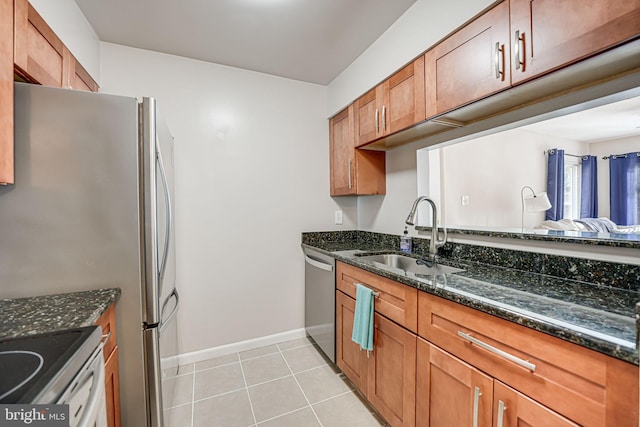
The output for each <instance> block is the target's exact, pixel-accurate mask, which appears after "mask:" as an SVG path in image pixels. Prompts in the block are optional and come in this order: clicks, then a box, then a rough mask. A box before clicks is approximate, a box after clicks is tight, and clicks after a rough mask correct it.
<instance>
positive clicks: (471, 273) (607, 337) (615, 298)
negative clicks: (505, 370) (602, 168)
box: [303, 240, 640, 365]
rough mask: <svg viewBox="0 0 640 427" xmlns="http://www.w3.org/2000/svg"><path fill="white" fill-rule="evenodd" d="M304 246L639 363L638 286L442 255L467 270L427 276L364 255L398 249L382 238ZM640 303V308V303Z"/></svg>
mask: <svg viewBox="0 0 640 427" xmlns="http://www.w3.org/2000/svg"><path fill="white" fill-rule="evenodd" d="M303 246H308V247H311V248H315V249H320V251H321V252H324V253H326V254H328V255H330V256H333V257H334V258H335V259H337V260H339V261H342V262H345V263H347V264H351V265H353V266H356V267H359V268H362V269H364V270H367V271H370V272H372V273H375V274H378V275H381V276H383V277H387V278H389V279H392V280H395V281H398V282H401V283H404V284H406V285H409V286H413V287H415V288H417V289H419V290H421V291H424V292H429V293H431V294H434V295H438V296H440V297H443V298H446V299H449V300H452V301H455V302H458V303H460V304H463V305H466V306H468V307H472V308H474V309H477V310H480V311H483V312H485V313H489V314H492V315H494V316H497V317H500V318H503V319H506V320H509V321H511V322H514V323H517V324H520V325H523V326H526V327H529V328H531V329H534V330H537V331H540V332H544V333H546V334H549V335H552V336H555V337H558V338H561V339H563V340H565V341H569V342H572V343H575V344H578V345H580V346H583V347H586V348H589V349H592V350H596V351H599V352H601V353H604V354H607V355H609V356H613V357H616V358H618V359H621V360H624V361H627V362H631V363H634V364H636V365H637V364H638V348H637V345H636V337H637V335H638V330H637V328H638V325H640V323H638V325H637V324H636V304H637V303H638V300H639V299H640V296H639V294H638V292H635V291H632V290H625V289H616V288H611V287H608V286H602V285H594V284H591V283H586V282H581V281H576V280H569V279H564V278H559V277H554V276H549V275H544V274H536V273H530V272H525V271H521V270H515V269H511V268H505V267H499V266H494V265H487V264H481V263H478V262H472V261H460V260H456V261H453V260H447V259H440V262H441V263H442V264H446V265H450V266H453V267H458V268H462V269H463V270H464V271H463V272H459V273H454V274H446V275H439V276H421V275H416V274H413V273H406V272H404V271H403V270H399V269H394V268H391V267H387V266H384V265H383V264H378V263H373V262H371V261H367V260H363V259H361V258H359V257H358V255H363V254H367V253H374V252H386V253H389V252H394V249H389V248H388V247H381V246H380V245H377V244H370V245H361V244H359V243H355V242H348V241H346V240H343V241H340V242H329V241H314V242H313V243H312V244H306V245H305V244H303ZM397 253H400V252H397ZM638 307H639V308H638V310H640V305H639V306H638ZM639 313H640V311H639ZM639 322H640V320H639Z"/></svg>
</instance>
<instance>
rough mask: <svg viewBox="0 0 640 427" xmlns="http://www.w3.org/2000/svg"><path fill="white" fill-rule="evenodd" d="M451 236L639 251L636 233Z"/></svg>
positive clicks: (464, 231)
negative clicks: (571, 244) (547, 242)
mask: <svg viewBox="0 0 640 427" xmlns="http://www.w3.org/2000/svg"><path fill="white" fill-rule="evenodd" d="M416 230H419V231H429V232H430V231H431V227H422V226H417V227H416ZM447 231H448V232H449V233H451V234H459V235H468V236H482V237H493V238H502V239H517V240H537V241H550V242H556V243H575V244H580V245H592V246H611V247H616V248H631V249H640V234H638V233H596V232H589V231H566V230H541V229H530V230H526V232H524V233H523V232H522V230H519V229H503V230H495V229H491V228H482V227H468V228H458V227H447Z"/></svg>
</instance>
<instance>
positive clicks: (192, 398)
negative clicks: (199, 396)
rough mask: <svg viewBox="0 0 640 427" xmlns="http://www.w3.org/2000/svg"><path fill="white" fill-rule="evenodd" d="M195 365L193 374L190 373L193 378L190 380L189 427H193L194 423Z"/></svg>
mask: <svg viewBox="0 0 640 427" xmlns="http://www.w3.org/2000/svg"><path fill="white" fill-rule="evenodd" d="M195 368H196V367H195V365H194V367H193V372H192V373H191V374H192V375H193V378H192V379H191V382H192V384H191V427H193V425H194V424H195V422H196V420H195V419H196V369H195Z"/></svg>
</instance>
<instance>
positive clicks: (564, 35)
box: [511, 0, 640, 83]
mask: <svg viewBox="0 0 640 427" xmlns="http://www.w3.org/2000/svg"><path fill="white" fill-rule="evenodd" d="M638 33H640V0H582V1H575V0H511V37H512V45H513V56H512V57H513V74H512V81H513V83H516V82H521V81H524V80H527V79H529V78H531V77H534V76H536V75H539V74H541V73H544V72H547V71H551V70H553V69H556V68H559V67H561V66H564V65H567V64H569V63H571V62H575V61H578V60H580V59H583V58H585V57H587V56H590V55H592V54H594V53H597V52H599V51H602V50H603V49H606V48H608V47H611V46H614V45H615V44H617V43H620V42H622V41H625V40H627V39H629V38H631V37H634V36H637V35H638Z"/></svg>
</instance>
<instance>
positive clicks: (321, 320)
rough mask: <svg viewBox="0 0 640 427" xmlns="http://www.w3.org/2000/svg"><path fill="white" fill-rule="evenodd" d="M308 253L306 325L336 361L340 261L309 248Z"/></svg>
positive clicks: (319, 344)
mask: <svg viewBox="0 0 640 427" xmlns="http://www.w3.org/2000/svg"><path fill="white" fill-rule="evenodd" d="M302 251H303V252H304V260H305V264H304V327H305V329H306V331H307V335H308V336H310V337H311V338H312V339H313V340H314V341H315V342H316V344H318V346H319V347H320V349H321V350H322V351H323V352H324V354H326V355H327V357H328V358H329V359H331V361H332V362H333V363H335V362H336V274H335V266H336V260H335V259H334V258H333V257H330V256H328V255H324V254H321V253H320V252H317V251H314V250H313V249H309V248H306V247H303V248H302Z"/></svg>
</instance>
